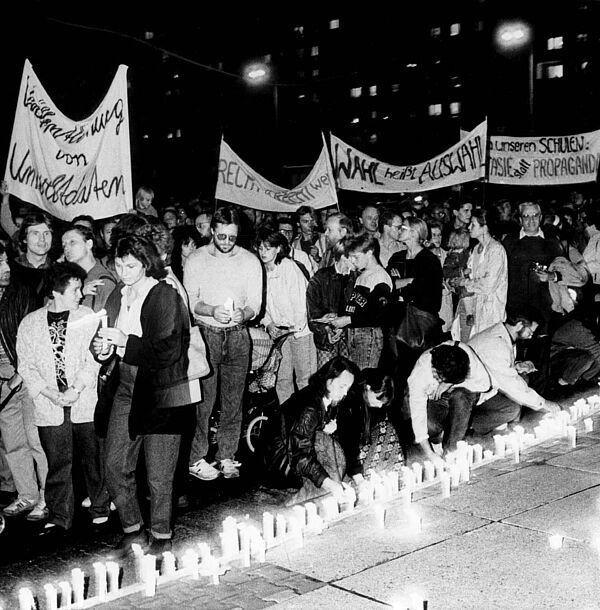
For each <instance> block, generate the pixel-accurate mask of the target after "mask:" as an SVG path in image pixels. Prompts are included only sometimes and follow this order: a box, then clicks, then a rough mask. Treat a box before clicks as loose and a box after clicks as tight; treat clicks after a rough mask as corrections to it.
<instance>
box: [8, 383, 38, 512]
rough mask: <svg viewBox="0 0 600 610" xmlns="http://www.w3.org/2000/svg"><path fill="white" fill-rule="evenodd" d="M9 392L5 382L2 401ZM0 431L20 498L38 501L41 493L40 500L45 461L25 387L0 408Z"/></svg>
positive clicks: (31, 402)
mask: <svg viewBox="0 0 600 610" xmlns="http://www.w3.org/2000/svg"><path fill="white" fill-rule="evenodd" d="M8 392H9V390H8V387H7V384H6V383H3V384H2V388H1V391H0V397H1V398H2V400H4V398H5V397H6V395H7V394H8ZM0 433H1V434H2V438H3V440H4V447H5V449H6V462H7V463H8V466H9V468H10V471H11V473H12V478H13V481H14V484H15V487H16V489H17V492H18V494H19V498H22V499H23V500H29V501H30V502H37V501H38V499H40V496H41V499H43V497H44V485H45V483H46V475H47V474H48V460H47V459H46V454H45V453H44V450H43V449H42V444H41V443H40V436H39V433H38V428H37V426H36V425H35V423H34V406H33V401H32V400H31V397H30V396H29V393H28V392H27V390H26V388H25V387H24V386H22V387H21V389H20V390H18V391H17V393H16V394H15V395H14V396H13V397H12V398H11V399H10V401H9V402H8V404H7V405H6V407H4V409H3V410H2V411H0Z"/></svg>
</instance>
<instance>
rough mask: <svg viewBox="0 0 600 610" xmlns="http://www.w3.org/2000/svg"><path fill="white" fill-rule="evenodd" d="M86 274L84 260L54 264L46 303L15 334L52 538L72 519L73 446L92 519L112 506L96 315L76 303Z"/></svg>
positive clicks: (46, 532)
mask: <svg viewBox="0 0 600 610" xmlns="http://www.w3.org/2000/svg"><path fill="white" fill-rule="evenodd" d="M84 280H85V271H84V270H83V269H82V268H81V267H80V266H79V265H76V264H74V263H69V262H65V263H59V264H57V265H55V266H54V267H53V268H52V270H51V272H50V274H49V276H48V282H49V284H48V289H49V295H48V296H49V302H48V305H47V306H46V307H43V308H41V309H38V310H36V311H34V312H33V313H30V314H29V315H28V316H26V317H25V318H24V319H23V321H22V322H21V324H20V326H19V331H18V333H17V355H18V359H19V373H20V375H21V377H22V378H23V382H24V384H25V386H26V387H27V390H28V391H29V394H30V395H31V397H32V399H33V402H34V405H35V415H34V417H35V423H36V425H37V427H38V432H39V436H40V441H41V444H42V447H43V449H44V452H45V454H46V457H47V459H48V475H47V477H46V489H45V497H46V504H47V506H48V510H49V512H50V514H49V518H48V522H47V523H46V525H45V527H44V529H43V530H42V534H43V535H45V536H47V537H48V539H49V538H50V537H52V538H55V537H61V536H63V535H64V534H65V533H66V532H67V531H68V530H69V529H71V526H72V525H73V517H74V512H75V506H74V493H73V479H72V468H73V455H74V453H73V449H74V445H77V448H78V450H79V451H78V453H79V455H80V458H81V460H82V467H83V474H84V479H85V484H86V488H87V490H88V493H89V495H90V499H91V507H90V514H91V516H92V518H101V517H106V516H108V513H109V498H108V494H107V493H106V490H105V489H104V487H103V485H102V477H101V464H100V449H99V445H98V439H97V437H96V435H95V433H94V423H93V418H94V409H95V407H96V400H97V394H96V383H97V378H98V369H99V366H98V364H97V363H96V361H95V360H94V357H93V355H92V353H91V351H90V349H89V347H90V343H91V341H92V338H93V337H94V335H95V333H96V329H97V327H98V318H97V317H96V316H95V315H94V312H93V311H92V310H91V309H89V308H88V307H85V306H80V304H79V303H80V301H81V298H82V286H83V282H84Z"/></svg>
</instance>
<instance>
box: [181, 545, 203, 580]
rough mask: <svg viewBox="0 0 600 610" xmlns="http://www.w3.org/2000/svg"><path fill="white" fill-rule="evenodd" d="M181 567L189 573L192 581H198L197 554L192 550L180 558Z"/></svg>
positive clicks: (198, 566)
mask: <svg viewBox="0 0 600 610" xmlns="http://www.w3.org/2000/svg"><path fill="white" fill-rule="evenodd" d="M181 561H182V563H183V567H184V568H185V569H186V570H187V571H188V572H189V573H190V575H191V577H192V578H193V579H194V580H197V579H198V576H199V568H200V565H199V563H198V553H197V552H196V551H194V549H187V550H186V551H185V553H184V554H183V557H182V558H181Z"/></svg>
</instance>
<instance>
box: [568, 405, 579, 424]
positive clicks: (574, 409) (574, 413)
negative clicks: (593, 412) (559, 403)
mask: <svg viewBox="0 0 600 610" xmlns="http://www.w3.org/2000/svg"><path fill="white" fill-rule="evenodd" d="M569 412H570V413H571V421H572V422H576V421H577V416H578V414H579V413H578V412H579V409H578V408H577V405H573V406H572V407H569Z"/></svg>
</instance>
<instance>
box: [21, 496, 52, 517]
mask: <svg viewBox="0 0 600 610" xmlns="http://www.w3.org/2000/svg"><path fill="white" fill-rule="evenodd" d="M49 516H50V511H49V510H48V508H47V506H46V503H45V502H44V500H40V501H39V502H38V503H37V504H36V505H35V506H34V508H33V510H32V511H31V512H30V513H29V514H28V515H27V516H26V517H25V519H27V521H43V520H44V519H47V518H48V517H49Z"/></svg>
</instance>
